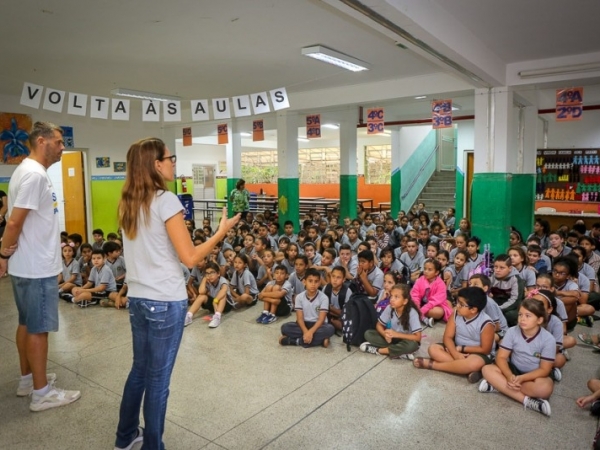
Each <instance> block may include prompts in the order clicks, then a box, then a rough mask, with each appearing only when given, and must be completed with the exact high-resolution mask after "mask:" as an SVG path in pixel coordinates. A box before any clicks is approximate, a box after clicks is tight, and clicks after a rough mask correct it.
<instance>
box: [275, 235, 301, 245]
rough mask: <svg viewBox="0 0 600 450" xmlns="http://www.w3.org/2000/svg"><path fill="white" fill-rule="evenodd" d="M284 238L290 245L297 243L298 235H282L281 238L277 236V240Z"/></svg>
mask: <svg viewBox="0 0 600 450" xmlns="http://www.w3.org/2000/svg"><path fill="white" fill-rule="evenodd" d="M284 236H285V237H286V238H288V239H289V240H290V243H292V242H294V243H295V242H297V241H298V235H297V234H291V235H288V234H282V235H281V236H279V239H281V238H282V237H284Z"/></svg>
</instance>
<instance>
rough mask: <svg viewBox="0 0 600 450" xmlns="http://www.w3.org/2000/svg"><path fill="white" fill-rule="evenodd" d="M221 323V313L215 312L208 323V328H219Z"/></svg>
mask: <svg viewBox="0 0 600 450" xmlns="http://www.w3.org/2000/svg"><path fill="white" fill-rule="evenodd" d="M219 325H221V314H215V315H214V316H213V318H212V320H211V321H210V323H209V324H208V328H217V327H218V326H219Z"/></svg>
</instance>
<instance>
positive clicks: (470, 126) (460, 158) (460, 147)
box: [456, 120, 475, 173]
mask: <svg viewBox="0 0 600 450" xmlns="http://www.w3.org/2000/svg"><path fill="white" fill-rule="evenodd" d="M456 128H457V131H456V168H457V169H458V170H460V171H461V172H463V173H464V172H465V170H466V164H467V158H466V156H465V150H473V149H474V148H475V122H474V121H473V120H468V121H467V120H464V121H460V122H457V123H456Z"/></svg>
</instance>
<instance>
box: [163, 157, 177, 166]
mask: <svg viewBox="0 0 600 450" xmlns="http://www.w3.org/2000/svg"><path fill="white" fill-rule="evenodd" d="M165 159H170V160H171V162H172V163H173V164H175V163H176V162H177V155H171V156H164V157H163V158H160V160H161V161H164V160H165Z"/></svg>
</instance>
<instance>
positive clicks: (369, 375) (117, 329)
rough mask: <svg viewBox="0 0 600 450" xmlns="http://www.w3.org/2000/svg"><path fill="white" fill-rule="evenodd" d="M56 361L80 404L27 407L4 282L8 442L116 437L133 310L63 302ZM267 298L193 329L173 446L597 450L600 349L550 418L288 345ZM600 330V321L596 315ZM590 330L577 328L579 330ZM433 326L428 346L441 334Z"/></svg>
mask: <svg viewBox="0 0 600 450" xmlns="http://www.w3.org/2000/svg"><path fill="white" fill-rule="evenodd" d="M59 307H60V310H59V311H60V319H61V330H60V331H59V332H58V333H53V334H51V347H50V349H51V350H50V354H49V359H50V362H49V368H51V370H52V371H53V372H56V373H57V374H58V381H57V386H59V387H63V388H68V389H79V390H81V392H82V397H81V399H80V400H79V401H77V402H76V403H74V404H73V405H69V406H67V407H63V408H58V409H54V410H50V411H45V412H40V413H31V412H29V409H28V400H27V399H24V398H17V397H16V396H15V390H16V387H17V380H18V376H19V370H18V359H17V352H16V348H15V345H14V332H15V328H16V323H17V318H16V308H15V306H14V304H13V298H12V291H11V289H10V283H9V281H8V279H6V278H3V279H2V280H0V355H1V356H0V449H10V450H34V449H50V450H53V449H86V450H95V449H112V448H113V445H114V432H115V427H116V424H117V415H118V406H119V401H120V397H121V393H122V389H123V384H124V382H125V378H126V376H127V373H128V371H129V367H130V365H131V336H130V331H129V322H128V320H129V319H128V314H127V312H126V311H116V310H113V309H108V310H106V309H102V308H100V307H90V308H88V309H80V308H79V307H75V306H72V305H70V304H67V303H65V302H62V301H61V303H60V305H59ZM259 313H260V310H259V307H258V306H257V307H254V308H250V309H249V310H243V311H239V312H233V313H230V314H228V315H227V316H226V317H225V319H224V321H223V323H222V325H221V326H220V327H219V328H217V329H214V330H211V329H208V327H207V322H205V321H203V320H201V319H196V320H195V322H194V323H193V324H192V325H191V326H189V327H188V328H186V329H185V332H184V338H183V342H182V345H181V349H180V351H179V356H178V359H177V364H176V366H175V372H174V374H173V379H172V382H171V395H170V398H169V407H168V411H167V424H166V431H165V436H164V440H165V444H166V447H167V448H168V449H171V450H186V449H201V448H202V449H223V448H225V449H258V448H268V449H305V448H307V449H308V448H312V449H316V448H322V449H329V448H341V449H350V448H352V449H370V448H377V449H379V448H394V449H409V448H410V449H430V448H443V449H455V448H456V449H461V450H464V449H496V448H497V449H507V448H510V449H526V448H540V449H545V450H550V449H560V450H564V449H588V448H590V444H591V439H592V437H593V435H594V433H595V427H596V421H595V420H594V419H593V418H592V417H590V416H589V414H588V411H583V410H580V409H579V408H578V407H577V405H576V404H575V398H577V396H579V395H583V394H585V393H586V386H585V383H586V381H587V379H588V378H590V377H592V376H595V375H596V372H597V367H598V361H599V360H600V355H598V354H595V353H593V352H592V350H591V349H589V348H585V347H579V346H578V347H576V348H575V349H572V350H571V355H572V357H573V358H572V361H571V362H570V363H568V364H567V367H566V368H565V369H564V371H563V374H564V379H563V381H562V382H561V383H557V384H556V387H555V391H554V394H553V396H552V398H551V400H550V403H551V405H552V417H551V418H547V417H544V416H542V415H541V414H538V413H535V412H532V411H525V410H524V409H523V407H522V406H520V405H519V404H517V403H515V402H513V401H512V400H509V399H508V398H506V397H503V396H501V395H499V394H480V393H479V392H478V391H477V386H476V385H470V384H468V383H467V381H466V379H464V378H462V377H457V376H453V375H447V374H442V373H438V372H430V371H425V370H417V369H414V368H413V367H412V365H411V363H410V362H409V361H405V360H396V361H390V360H388V359H385V358H383V357H379V356H374V355H367V354H363V353H361V352H359V351H357V349H356V348H353V349H352V351H351V352H347V351H346V348H345V346H343V345H342V343H341V339H340V338H337V337H335V338H334V340H333V344H332V345H331V346H330V348H328V349H324V348H314V349H302V348H296V347H292V348H290V347H280V346H279V345H278V344H277V337H278V336H279V326H280V325H281V322H276V323H275V324H272V325H266V326H265V325H257V324H256V323H254V319H255V318H256V316H257V315H258V314H259ZM598 329H600V326H598ZM586 330H589V329H585V330H584V329H579V328H578V330H577V331H578V332H581V331H586ZM442 333H443V326H442V325H440V324H438V325H436V326H435V328H433V329H429V330H427V331H426V333H425V334H426V335H427V337H426V338H425V339H424V342H423V345H422V346H421V351H420V353H421V354H423V355H426V348H427V345H428V344H429V343H430V342H436V341H439V340H440V339H441V336H442Z"/></svg>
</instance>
